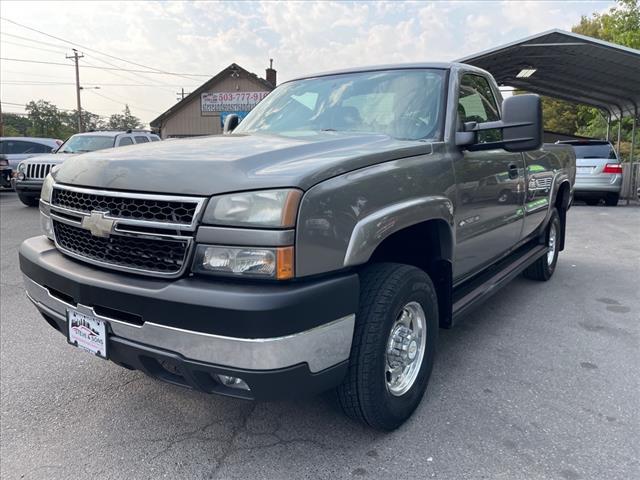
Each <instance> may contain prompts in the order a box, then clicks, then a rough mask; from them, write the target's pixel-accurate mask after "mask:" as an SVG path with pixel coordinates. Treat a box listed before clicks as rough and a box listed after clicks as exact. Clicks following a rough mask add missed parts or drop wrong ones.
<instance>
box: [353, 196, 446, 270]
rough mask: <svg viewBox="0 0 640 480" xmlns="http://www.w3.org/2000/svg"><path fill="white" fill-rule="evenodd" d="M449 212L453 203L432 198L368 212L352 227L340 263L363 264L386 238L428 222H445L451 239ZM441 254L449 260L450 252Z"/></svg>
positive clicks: (443, 197)
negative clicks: (342, 259)
mask: <svg viewBox="0 0 640 480" xmlns="http://www.w3.org/2000/svg"><path fill="white" fill-rule="evenodd" d="M453 212H454V207H453V202H452V201H451V200H450V199H449V198H447V197H445V196H440V195H433V196H425V197H418V198H412V199H408V200H404V201H402V202H398V203H394V204H392V205H388V206H386V207H384V208H382V209H380V210H377V211H375V212H373V213H370V214H369V215H367V216H365V217H363V218H362V219H360V220H359V221H358V222H357V223H356V225H355V227H354V228H353V231H352V232H351V237H350V239H349V245H348V247H347V250H346V253H345V256H344V262H343V264H344V266H345V267H350V266H355V265H361V264H363V263H366V262H367V261H368V260H369V258H370V257H371V255H372V254H373V252H374V251H375V249H376V248H377V247H378V246H379V245H380V244H381V243H382V242H383V241H384V240H385V239H387V238H388V237H389V236H391V235H393V234H394V233H396V232H399V231H401V230H403V229H405V228H407V227H411V226H413V225H416V224H419V223H423V222H426V221H429V220H443V221H445V222H446V223H447V224H448V225H449V227H450V228H451V235H452V237H451V238H452V240H453V235H454V232H455V230H454V229H453V223H454V220H453ZM451 243H452V244H454V243H455V242H454V241H453V242H451ZM448 247H450V246H448ZM443 254H444V255H443V256H445V257H447V258H449V259H451V257H452V254H453V252H450V251H449V252H443Z"/></svg>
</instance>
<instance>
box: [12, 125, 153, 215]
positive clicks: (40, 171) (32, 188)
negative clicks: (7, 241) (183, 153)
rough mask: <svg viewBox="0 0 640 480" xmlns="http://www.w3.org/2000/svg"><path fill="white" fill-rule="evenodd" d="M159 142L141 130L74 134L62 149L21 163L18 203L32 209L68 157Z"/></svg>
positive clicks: (18, 179)
mask: <svg viewBox="0 0 640 480" xmlns="http://www.w3.org/2000/svg"><path fill="white" fill-rule="evenodd" d="M158 140H160V137H158V136H157V135H155V134H152V133H149V132H147V131H144V130H126V131H125V130H121V131H117V130H116V131H113V130H108V131H106V130H105V131H94V132H86V133H77V134H75V135H72V136H71V137H69V138H68V139H67V140H66V141H65V142H64V143H62V142H61V143H62V145H60V146H59V147H56V148H53V149H52V150H51V153H49V154H47V155H38V156H33V157H30V158H27V159H25V160H23V161H21V162H20V163H19V164H18V169H17V174H16V176H15V178H14V179H13V181H12V184H13V187H14V188H15V190H16V192H17V193H18V198H19V199H20V201H21V202H22V203H24V204H25V205H27V206H29V207H35V206H37V205H38V199H39V198H40V189H41V188H42V182H44V179H45V177H46V176H47V175H48V174H49V172H50V171H51V169H52V168H53V167H54V166H56V165H59V164H60V163H62V162H63V161H64V160H66V159H68V158H69V157H70V156H71V155H79V154H81V153H86V152H95V151H97V150H102V149H105V148H114V147H123V146H125V145H133V144H134V143H147V142H156V141H158Z"/></svg>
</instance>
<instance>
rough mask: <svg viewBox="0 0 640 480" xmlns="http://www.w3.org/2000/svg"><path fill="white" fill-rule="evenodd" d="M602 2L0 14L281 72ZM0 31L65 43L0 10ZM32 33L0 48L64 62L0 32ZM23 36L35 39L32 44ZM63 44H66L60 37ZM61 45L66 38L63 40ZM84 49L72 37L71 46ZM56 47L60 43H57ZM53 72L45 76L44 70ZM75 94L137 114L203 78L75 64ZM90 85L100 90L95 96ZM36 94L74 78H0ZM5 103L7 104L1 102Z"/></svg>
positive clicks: (98, 41) (419, 53) (489, 42)
mask: <svg viewBox="0 0 640 480" xmlns="http://www.w3.org/2000/svg"><path fill="white" fill-rule="evenodd" d="M612 4H613V1H612V0H611V1H609V0H607V1H601V2H593V3H590V2H566V1H565V2H561V1H539V2H533V1H527V2H515V1H513V2H498V1H483V2H393V1H390V2H372V3H365V2H349V3H347V2H270V1H260V2H226V3H219V2H207V1H202V2H180V1H177V2H165V1H154V2H88V1H87V2H71V3H68V2H67V3H65V2H53V1H51V2H17V1H3V2H2V7H3V8H2V14H3V16H4V17H6V18H9V19H12V20H15V21H17V22H20V23H24V24H26V25H29V26H31V27H33V28H36V29H39V30H43V31H45V32H48V33H51V34H52V35H55V36H59V37H62V38H65V39H69V40H72V41H74V42H77V43H80V44H82V45H85V46H87V47H91V48H93V49H96V50H100V51H103V52H106V53H110V54H111V55H114V56H117V57H121V58H125V59H128V60H131V61H133V62H136V63H139V64H143V65H149V66H153V67H155V68H158V69H161V70H165V71H173V72H189V73H198V74H200V73H202V74H210V75H214V74H216V73H217V72H218V71H219V70H220V69H222V68H224V67H226V66H227V65H229V64H230V63H232V62H236V63H238V64H240V65H242V66H243V67H245V68H246V69H248V70H250V71H253V72H256V73H257V74H259V75H264V68H265V67H266V66H267V65H268V60H269V58H273V59H274V60H275V67H276V69H277V70H278V76H279V79H280V80H286V79H288V78H292V77H294V76H298V75H302V74H305V73H310V72H317V71H321V70H332V69H336V68H342V67H349V66H357V65H366V64H383V63H399V62H418V61H446V60H453V59H456V58H459V57H461V56H464V55H468V54H471V53H474V52H477V51H480V50H484V49H486V48H490V47H492V46H495V45H499V44H502V43H505V42H508V41H513V40H516V39H518V38H520V37H523V36H525V35H530V34H532V33H537V32H540V31H543V30H548V29H550V28H564V29H568V28H570V26H571V25H573V24H575V23H577V22H578V21H579V19H580V16H581V15H590V14H591V13H592V12H594V11H604V10H606V9H608V8H609V7H610V6H611V5H612ZM1 30H2V32H3V33H10V34H15V35H21V36H25V37H29V38H33V39H37V40H41V41H45V42H50V43H54V44H57V45H64V44H62V43H61V42H59V41H56V40H53V39H51V38H47V37H45V36H42V35H38V34H36V33H34V32H30V31H28V30H25V29H23V28H20V27H17V26H15V25H11V24H8V23H5V22H2V25H1ZM5 41H12V42H13V43H21V44H23V45H26V44H29V43H30V42H28V41H25V40H18V39H15V38H10V37H7V36H4V35H3V36H2V42H1V43H0V48H1V50H2V56H4V57H10V58H25V59H37V60H42V61H54V62H66V61H67V60H65V58H64V57H65V48H62V49H60V48H59V47H50V46H46V45H40V47H42V49H52V50H54V51H53V52H47V51H44V50H42V49H40V50H39V49H33V48H27V47H24V46H16V45H13V44H9V43H5ZM32 45H33V44H32ZM67 46H68V47H70V45H67ZM66 50H68V49H66ZM81 50H82V49H81ZM56 52H58V53H56ZM85 54H86V57H85V58H84V59H83V60H82V61H81V64H83V65H85V66H86V65H88V64H89V63H91V64H95V65H103V66H106V65H105V64H104V63H102V61H101V59H102V60H105V61H108V62H111V63H114V64H116V65H118V66H121V67H126V68H132V69H138V68H140V67H136V66H134V65H131V64H126V63H122V62H120V61H118V60H115V59H109V58H106V57H101V56H99V55H96V54H94V53H93V52H91V51H88V50H86V51H85ZM0 68H1V71H0V74H1V76H2V79H3V81H4V80H14V81H18V82H23V83H33V82H34V81H37V80H40V81H46V80H49V81H54V80H52V78H59V79H65V81H66V82H69V83H73V80H74V77H73V69H72V68H69V67H58V66H53V65H39V64H29V63H22V64H19V63H14V62H4V61H3V62H2V65H1V66H0ZM50 77H51V78H50ZM81 80H82V83H83V84H85V85H101V86H102V88H101V90H99V91H97V92H92V93H89V92H86V93H83V102H84V106H85V107H86V108H88V109H90V110H92V111H96V112H98V113H101V114H109V113H114V112H116V111H118V110H121V109H122V103H123V102H124V101H127V102H128V103H129V104H130V105H131V108H132V111H133V112H134V113H135V114H137V115H138V116H140V117H141V118H143V119H144V120H145V121H147V122H148V121H149V120H151V119H153V118H154V117H155V116H156V114H157V113H160V112H162V111H164V110H165V109H166V108H168V107H169V106H171V105H172V104H174V103H175V101H176V93H175V92H177V91H179V90H180V88H181V87H185V89H187V90H188V91H190V90H191V89H193V88H196V87H197V86H198V85H199V84H200V83H202V82H204V81H205V80H206V78H204V77H202V78H194V80H192V81H190V80H187V79H185V78H182V77H172V76H163V75H156V74H154V73H145V74H143V75H142V76H140V75H139V74H135V73H124V72H109V71H101V70H97V69H90V68H83V69H82V70H81ZM110 83H111V84H114V83H141V84H150V83H153V84H154V85H155V87H140V86H138V87H117V86H110V85H108V84H110ZM96 93H99V94H102V95H104V96H107V97H110V98H112V99H115V101H113V100H107V99H105V98H102V97H100V96H98V95H96ZM38 98H45V99H48V100H51V101H53V102H54V103H56V104H57V105H59V106H61V107H64V108H74V106H75V89H74V88H73V85H66V86H65V85H60V86H54V85H49V86H43V85H24V84H23V85H13V84H12V85H9V84H5V85H2V99H3V101H5V102H17V103H23V102H24V103H26V102H27V101H29V100H31V99H38ZM6 110H11V109H10V108H7V109H6Z"/></svg>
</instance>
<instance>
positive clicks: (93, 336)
mask: <svg viewBox="0 0 640 480" xmlns="http://www.w3.org/2000/svg"><path fill="white" fill-rule="evenodd" d="M67 342H69V343H70V344H71V345H73V346H75V347H78V348H80V349H82V350H84V351H86V352H89V353H92V354H93V355H95V356H96V357H100V358H104V359H105V360H106V359H107V358H109V357H108V346H107V323H106V322H105V321H104V320H101V319H99V318H97V317H95V316H94V315H88V314H86V313H82V312H79V311H78V310H75V309H71V308H69V309H67Z"/></svg>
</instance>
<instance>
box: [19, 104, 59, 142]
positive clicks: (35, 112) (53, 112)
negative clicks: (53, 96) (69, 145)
mask: <svg viewBox="0 0 640 480" xmlns="http://www.w3.org/2000/svg"><path fill="white" fill-rule="evenodd" d="M25 110H26V111H27V115H28V118H29V120H30V121H31V126H30V127H29V128H28V129H27V135H29V136H32V137H50V138H64V137H65V134H66V133H67V130H66V127H65V125H64V116H65V114H64V112H62V111H60V110H59V109H58V107H56V106H55V105H54V104H53V103H51V102H47V101H46V100H38V101H35V102H34V101H33V100H32V101H30V102H29V103H27V105H26V107H25Z"/></svg>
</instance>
